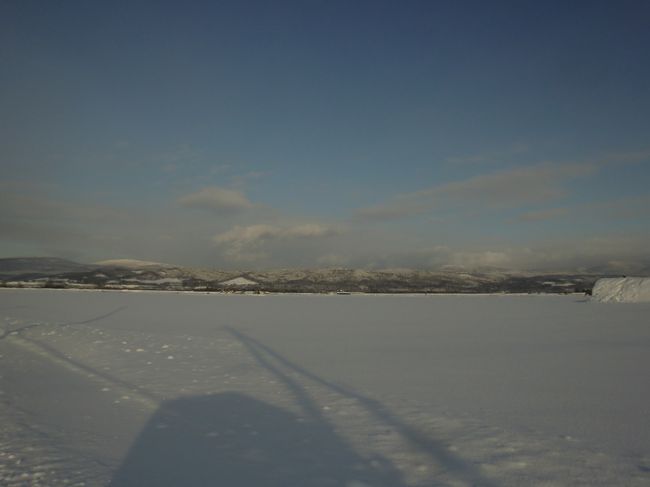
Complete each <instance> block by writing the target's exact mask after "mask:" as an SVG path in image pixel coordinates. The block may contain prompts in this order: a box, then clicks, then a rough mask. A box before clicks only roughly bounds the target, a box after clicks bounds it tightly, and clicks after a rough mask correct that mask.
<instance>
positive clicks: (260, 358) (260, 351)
mask: <svg viewBox="0 0 650 487" xmlns="http://www.w3.org/2000/svg"><path fill="white" fill-rule="evenodd" d="M224 329H225V330H226V331H227V332H228V333H230V334H231V335H232V336H234V337H235V338H237V339H238V340H239V341H240V343H241V344H242V345H243V346H244V347H245V348H246V349H247V350H248V351H249V353H250V354H251V355H252V356H253V358H254V359H255V360H256V361H257V362H258V363H259V364H260V366H262V367H263V368H265V369H267V370H268V371H269V372H271V373H272V374H274V375H275V376H276V377H278V379H280V380H281V381H282V382H283V383H284V384H285V386H286V387H287V388H288V389H289V391H290V392H292V393H293V394H294V395H295V396H296V398H297V400H298V402H299V403H300V405H301V406H302V407H303V409H304V410H305V412H306V413H308V414H311V415H316V416H315V417H317V418H319V419H320V418H322V414H321V413H320V410H319V409H318V408H317V407H316V405H315V404H314V402H313V400H312V399H311V398H309V397H308V396H307V395H306V393H305V392H304V390H303V389H302V387H301V386H300V385H298V383H297V382H296V381H294V380H293V379H291V378H290V377H288V376H287V375H286V374H285V373H283V372H282V371H281V370H280V369H279V368H278V367H277V366H275V365H273V364H272V362H271V360H269V359H273V360H275V361H277V362H278V363H279V364H281V365H282V366H284V367H286V368H287V369H289V370H292V371H294V372H296V373H298V374H299V375H301V376H303V377H305V378H307V379H309V380H311V381H313V382H315V383H317V384H320V385H321V386H324V387H326V388H328V389H330V390H331V391H334V392H336V393H338V394H340V395H341V396H344V397H347V398H351V399H355V400H356V401H357V402H358V403H359V404H360V405H361V406H362V407H363V408H364V409H365V410H366V411H368V412H369V413H371V414H372V415H373V416H374V417H375V418H377V419H378V420H380V421H382V422H383V423H384V424H387V425H389V426H391V427H392V428H394V429H395V430H396V431H398V432H399V434H400V435H401V436H402V437H403V438H405V439H406V440H407V441H408V442H409V443H410V444H411V445H413V446H414V447H416V448H417V449H418V450H420V451H421V452H422V453H424V454H426V455H427V456H429V457H430V458H431V459H432V460H433V461H434V462H436V463H438V464H440V465H442V466H443V467H444V468H446V469H447V470H448V471H449V472H450V473H452V474H453V475H455V476H457V477H459V478H461V479H462V480H464V481H466V482H469V483H470V485H476V486H482V487H497V484H496V483H495V482H493V481H492V480H489V479H487V478H485V477H484V476H483V475H482V474H481V473H480V472H479V471H478V469H477V468H476V467H475V466H474V465H472V464H471V463H469V462H467V461H465V460H463V459H462V458H460V457H459V456H457V455H454V454H453V453H451V452H450V451H449V450H447V449H446V448H445V447H444V445H442V444H441V443H440V442H438V441H436V440H434V439H432V438H430V437H428V436H426V435H424V434H422V433H420V432H419V431H417V430H415V429H414V428H413V427H411V426H409V425H408V424H405V423H404V422H403V421H402V420H401V419H400V418H399V417H397V416H396V415H395V414H393V413H392V412H391V411H390V410H388V409H387V408H386V407H385V406H384V405H383V404H381V403H380V402H379V401H377V400H376V399H372V398H370V397H367V396H364V395H363V394H360V393H358V392H355V391H353V390H351V389H349V388H347V387H343V386H340V385H338V384H334V383H333V382H330V381H328V380H326V379H323V378H321V377H319V376H317V375H316V374H314V373H313V372H310V371H308V370H306V369H305V368H303V367H301V366H299V365H297V364H294V363H293V362H291V361H290V360H289V359H287V358H285V357H284V356H282V355H280V354H279V353H278V352H276V351H275V350H273V349H271V348H270V347H268V346H267V345H264V344H263V343H261V342H259V341H258V340H256V339H254V338H252V337H250V336H248V335H246V334H245V333H243V332H241V331H237V330H235V329H234V328H232V327H230V326H225V327H224ZM267 357H268V358H267ZM305 396H307V397H305Z"/></svg>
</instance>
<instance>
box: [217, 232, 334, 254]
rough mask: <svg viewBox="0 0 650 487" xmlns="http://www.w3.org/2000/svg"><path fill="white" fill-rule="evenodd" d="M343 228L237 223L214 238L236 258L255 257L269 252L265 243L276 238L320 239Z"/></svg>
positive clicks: (281, 239) (282, 239) (290, 239)
mask: <svg viewBox="0 0 650 487" xmlns="http://www.w3.org/2000/svg"><path fill="white" fill-rule="evenodd" d="M338 233H339V232H338V231H337V230H336V229H334V228H331V227H329V226H325V225H320V224H316V223H306V224H299V225H290V226H279V225H268V224H257V225H249V226H236V227H234V228H232V229H230V230H228V231H226V232H223V233H220V234H218V235H215V236H214V238H213V241H214V242H215V243H216V244H217V245H218V246H221V247H223V248H224V254H225V255H226V256H227V257H228V258H229V259H232V260H238V261H254V260H259V259H261V258H263V257H265V256H266V255H267V253H266V252H265V251H264V249H263V247H264V246H265V245H266V244H268V243H270V242H273V241H276V242H277V241H282V242H288V241H292V240H300V239H318V238H324V237H330V236H332V235H336V234H338Z"/></svg>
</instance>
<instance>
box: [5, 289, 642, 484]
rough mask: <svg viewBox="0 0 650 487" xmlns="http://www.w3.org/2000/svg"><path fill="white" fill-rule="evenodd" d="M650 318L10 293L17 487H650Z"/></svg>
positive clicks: (372, 300) (10, 430)
mask: <svg viewBox="0 0 650 487" xmlns="http://www.w3.org/2000/svg"><path fill="white" fill-rule="evenodd" d="M649 314H650V304H626V305H620V304H619V305H608V304H601V303H597V302H589V301H587V300H585V299H583V298H581V297H578V296H563V297H561V296H509V297H506V296H435V297H434V296H428V297H427V296H401V297H398V296H223V295H200V294H174V293H127V292H75V291H47V290H2V291H0V320H1V325H0V327H1V329H0V337H2V338H1V339H0V376H1V377H0V394H1V395H0V485H6V486H23V485H24V486H32V485H34V486H36V485H42V486H56V485H86V486H91V485H106V484H111V485H115V486H121V485H133V486H165V485H182V486H190V485H196V486H208V485H215V486H216V485H219V486H228V487H244V486H246V487H250V486H283V487H288V486H296V487H302V486H304V487H307V486H319V487H321V486H322V487H325V486H345V487H362V486H395V487H399V486H435V485H441V486H470V485H477V486H478V485H482V486H521V485H540V486H575V485H584V486H598V485H601V486H612V485H627V486H642V485H643V486H647V485H650V426H649V425H650V386H649V384H650V353H649V352H650V325H649V323H650V322H649V320H648V315H649Z"/></svg>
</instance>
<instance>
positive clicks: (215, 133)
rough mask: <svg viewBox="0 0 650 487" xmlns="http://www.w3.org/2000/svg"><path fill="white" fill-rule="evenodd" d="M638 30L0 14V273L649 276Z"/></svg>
mask: <svg viewBox="0 0 650 487" xmlns="http://www.w3.org/2000/svg"><path fill="white" fill-rule="evenodd" d="M188 4H189V5H188ZM649 20H650V6H649V5H648V3H647V2H644V1H637V2H628V1H620V2H613V1H609V2H598V1H588V2H587V1H585V2H580V1H576V2H432V1H421V2H420V1H405V2H382V1H372V2H371V1H315V0H313V1H302V2H298V1H296V2H283V1H277V2H266V1H264V2H262V1H260V2H247V1H233V2H227V1H223V2H207V1H206V2H201V1H195V2H161V1H159V2H144V1H143V2H94V1H84V2H81V1H79V2H76V1H65V2H46V1H39V2H35V1H29V0H21V1H8V2H3V3H2V5H1V6H0V64H1V65H2V66H3V69H2V70H0V115H1V117H0V124H1V125H0V128H1V130H0V185H1V186H0V190H1V192H0V207H1V210H0V226H1V228H3V231H2V233H1V234H0V255H2V256H7V257H9V256H17V255H55V256H62V257H68V258H74V259H77V260H81V261H88V262H89V261H94V260H99V259H106V258H117V257H130V258H140V259H147V260H161V261H166V262H171V263H178V264H186V265H196V266H208V267H224V268H233V267H237V268H269V267H323V266H351V267H419V268H440V267H443V266H446V265H453V266H463V267H466V268H476V267H482V266H496V267H503V268H511V269H543V270H569V269H571V270H573V269H590V268H607V269H609V270H612V271H615V272H616V271H621V272H633V271H634V270H638V269H643V268H646V267H648V265H649V264H650V251H649V250H648V249H649V248H650V245H649V244H650V225H649V224H650V217H649V213H650V212H648V211H647V208H649V207H650V204H649V203H650V194H649V193H648V190H647V188H648V186H649V183H650V137H649V135H650V116H649V115H650V59H649V58H650V51H649V50H648V48H647V46H649V45H650V33H649V31H648V29H647V25H648V21H649Z"/></svg>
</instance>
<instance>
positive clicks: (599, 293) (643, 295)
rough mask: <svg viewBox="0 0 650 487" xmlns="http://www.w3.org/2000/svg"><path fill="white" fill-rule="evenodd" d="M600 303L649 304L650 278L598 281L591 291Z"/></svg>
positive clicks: (620, 278)
mask: <svg viewBox="0 0 650 487" xmlns="http://www.w3.org/2000/svg"><path fill="white" fill-rule="evenodd" d="M592 295H593V297H594V299H596V300H598V301H601V302H604V303H605V302H618V303H644V302H650V277H615V278H605V279H598V280H597V281H596V284H595V285H594V289H593V291H592Z"/></svg>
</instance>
